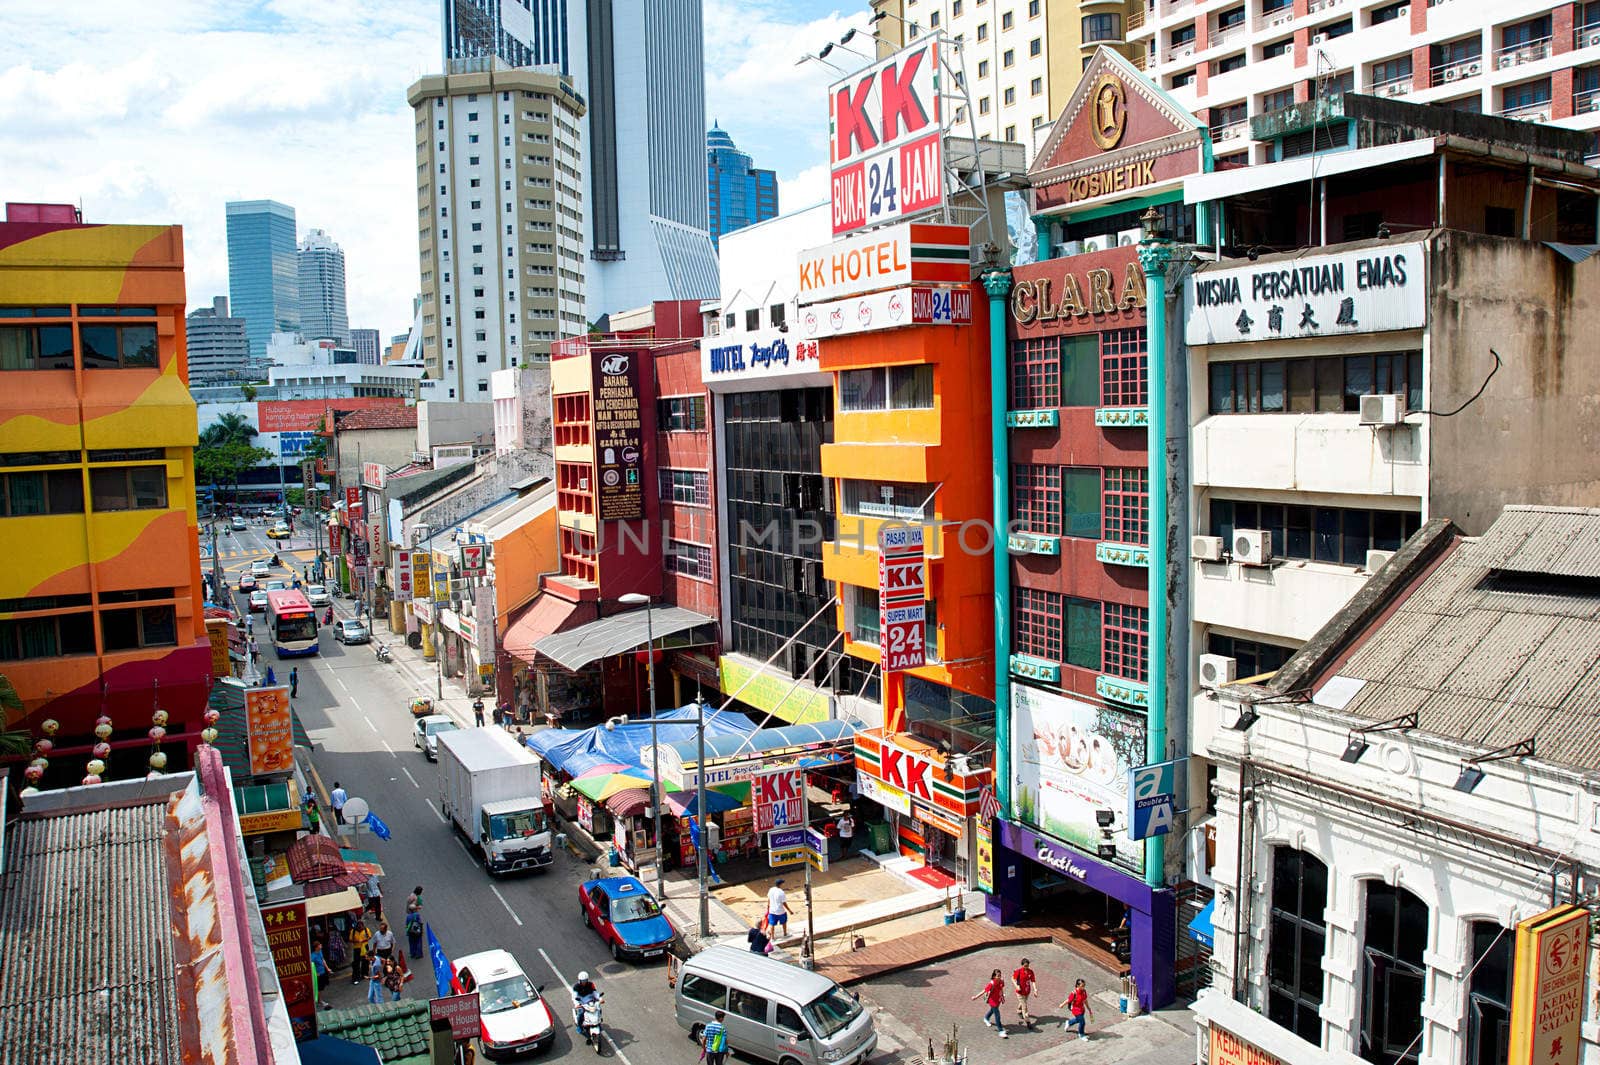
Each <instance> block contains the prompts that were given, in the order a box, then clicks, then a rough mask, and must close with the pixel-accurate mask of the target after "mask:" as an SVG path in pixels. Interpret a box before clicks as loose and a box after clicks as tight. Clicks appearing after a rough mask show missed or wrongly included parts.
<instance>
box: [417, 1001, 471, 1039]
mask: <svg viewBox="0 0 1600 1065" xmlns="http://www.w3.org/2000/svg"><path fill="white" fill-rule="evenodd" d="M428 1020H429V1021H430V1022H438V1021H448V1022H449V1023H450V1038H451V1040H453V1041H454V1042H457V1043H464V1042H466V1041H467V1040H469V1039H476V1038H478V1036H480V1035H481V1034H482V1029H481V1027H480V1023H479V1019H478V993H477V992H476V991H474V992H472V993H471V994H468V995H450V996H448V997H446V998H430V999H429V1000H428Z"/></svg>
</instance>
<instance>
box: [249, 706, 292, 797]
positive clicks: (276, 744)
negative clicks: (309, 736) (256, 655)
mask: <svg viewBox="0 0 1600 1065" xmlns="http://www.w3.org/2000/svg"><path fill="white" fill-rule="evenodd" d="M244 712H245V735H246V737H247V738H248V740H249V745H250V772H251V773H253V774H257V775H260V774H265V773H287V772H288V771H289V770H290V769H292V768H294V754H293V751H292V748H293V747H294V731H293V725H292V722H291V720H290V717H289V688H288V686H287V685H284V684H278V685H275V686H273V687H271V688H246V689H245V693H244Z"/></svg>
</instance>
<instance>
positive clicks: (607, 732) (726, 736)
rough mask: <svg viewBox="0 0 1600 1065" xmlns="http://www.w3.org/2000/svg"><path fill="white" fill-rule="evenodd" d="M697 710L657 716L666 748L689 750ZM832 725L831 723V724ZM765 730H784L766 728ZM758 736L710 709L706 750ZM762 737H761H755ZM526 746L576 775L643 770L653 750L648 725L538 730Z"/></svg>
mask: <svg viewBox="0 0 1600 1065" xmlns="http://www.w3.org/2000/svg"><path fill="white" fill-rule="evenodd" d="M699 714H700V712H699V710H698V709H697V708H696V707H695V705H694V704H693V703H690V704H689V705H688V706H680V707H678V708H677V709H675V710H661V711H658V712H657V713H656V721H657V724H656V726H655V727H656V733H657V737H658V738H659V739H660V741H661V743H662V745H663V746H666V745H668V744H672V743H675V742H677V741H679V740H683V739H687V740H688V741H689V746H690V747H693V746H694V741H695V722H696V720H697V719H698V717H699ZM828 724H833V722H828ZM798 727H801V728H815V727H817V726H812V725H803V726H798ZM766 731H769V732H770V731H782V730H777V729H768V730H766ZM755 732H756V727H755V725H753V724H752V723H751V722H750V719H749V718H747V717H745V716H744V715H743V714H733V713H717V712H716V711H711V712H708V713H707V714H706V748H707V749H708V750H709V749H710V748H711V745H712V744H714V743H723V744H727V745H728V746H729V749H730V750H731V749H733V748H736V747H738V746H739V745H740V744H741V743H743V742H744V740H745V739H746V737H748V736H750V734H751V733H755ZM756 734H757V735H760V733H756ZM527 744H528V746H529V747H531V748H532V749H533V750H534V752H535V753H536V754H538V755H539V757H540V758H543V759H544V760H545V761H546V762H548V763H550V764H551V765H552V766H554V767H555V768H557V769H559V770H561V771H562V772H564V773H570V774H572V775H573V776H578V775H579V774H580V773H582V772H584V771H585V770H588V769H592V768H594V767H595V766H596V765H602V764H604V763H607V762H612V763H616V764H620V765H625V766H641V767H642V766H643V765H644V761H643V759H642V758H641V755H640V752H641V751H643V750H644V748H646V747H648V746H650V724H649V723H648V722H640V721H630V722H628V723H627V724H623V725H618V726H617V727H616V728H614V729H607V728H606V727H605V726H604V725H596V726H595V727H594V728H586V729H559V728H552V729H545V730H544V731H543V732H536V733H534V734H533V735H532V736H529V737H528V739H527Z"/></svg>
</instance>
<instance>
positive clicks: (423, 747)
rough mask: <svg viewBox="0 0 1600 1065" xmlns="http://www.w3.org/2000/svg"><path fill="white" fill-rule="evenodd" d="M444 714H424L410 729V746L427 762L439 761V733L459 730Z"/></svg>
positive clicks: (458, 726)
mask: <svg viewBox="0 0 1600 1065" xmlns="http://www.w3.org/2000/svg"><path fill="white" fill-rule="evenodd" d="M460 727H461V726H460V725H457V724H456V723H455V722H454V721H453V720H451V719H450V718H449V717H448V716H446V715H445V714H424V715H423V716H421V717H419V718H417V723H416V724H415V725H413V726H412V727H411V746H413V747H415V748H416V749H417V750H419V751H421V752H422V753H423V754H424V755H426V756H427V759H428V761H430V762H436V761H438V760H439V733H441V732H454V731H455V730H456V729H458V728H460Z"/></svg>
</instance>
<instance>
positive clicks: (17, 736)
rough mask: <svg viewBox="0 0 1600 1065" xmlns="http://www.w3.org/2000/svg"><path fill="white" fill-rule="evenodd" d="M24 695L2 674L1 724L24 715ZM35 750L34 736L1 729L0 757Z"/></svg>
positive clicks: (14, 755) (0, 681) (0, 679)
mask: <svg viewBox="0 0 1600 1065" xmlns="http://www.w3.org/2000/svg"><path fill="white" fill-rule="evenodd" d="M22 711H23V706H22V696H20V695H18V694H17V689H16V687H15V686H13V685H12V683H11V681H10V680H9V679H8V678H7V677H5V676H4V675H3V674H0V725H9V724H10V723H11V721H12V720H13V719H14V718H19V717H21V716H22ZM31 750H33V737H32V736H31V735H30V734H28V733H26V732H20V731H18V732H13V731H9V730H7V731H0V758H11V757H16V756H18V755H24V754H27V753H28V752H29V751H31Z"/></svg>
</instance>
